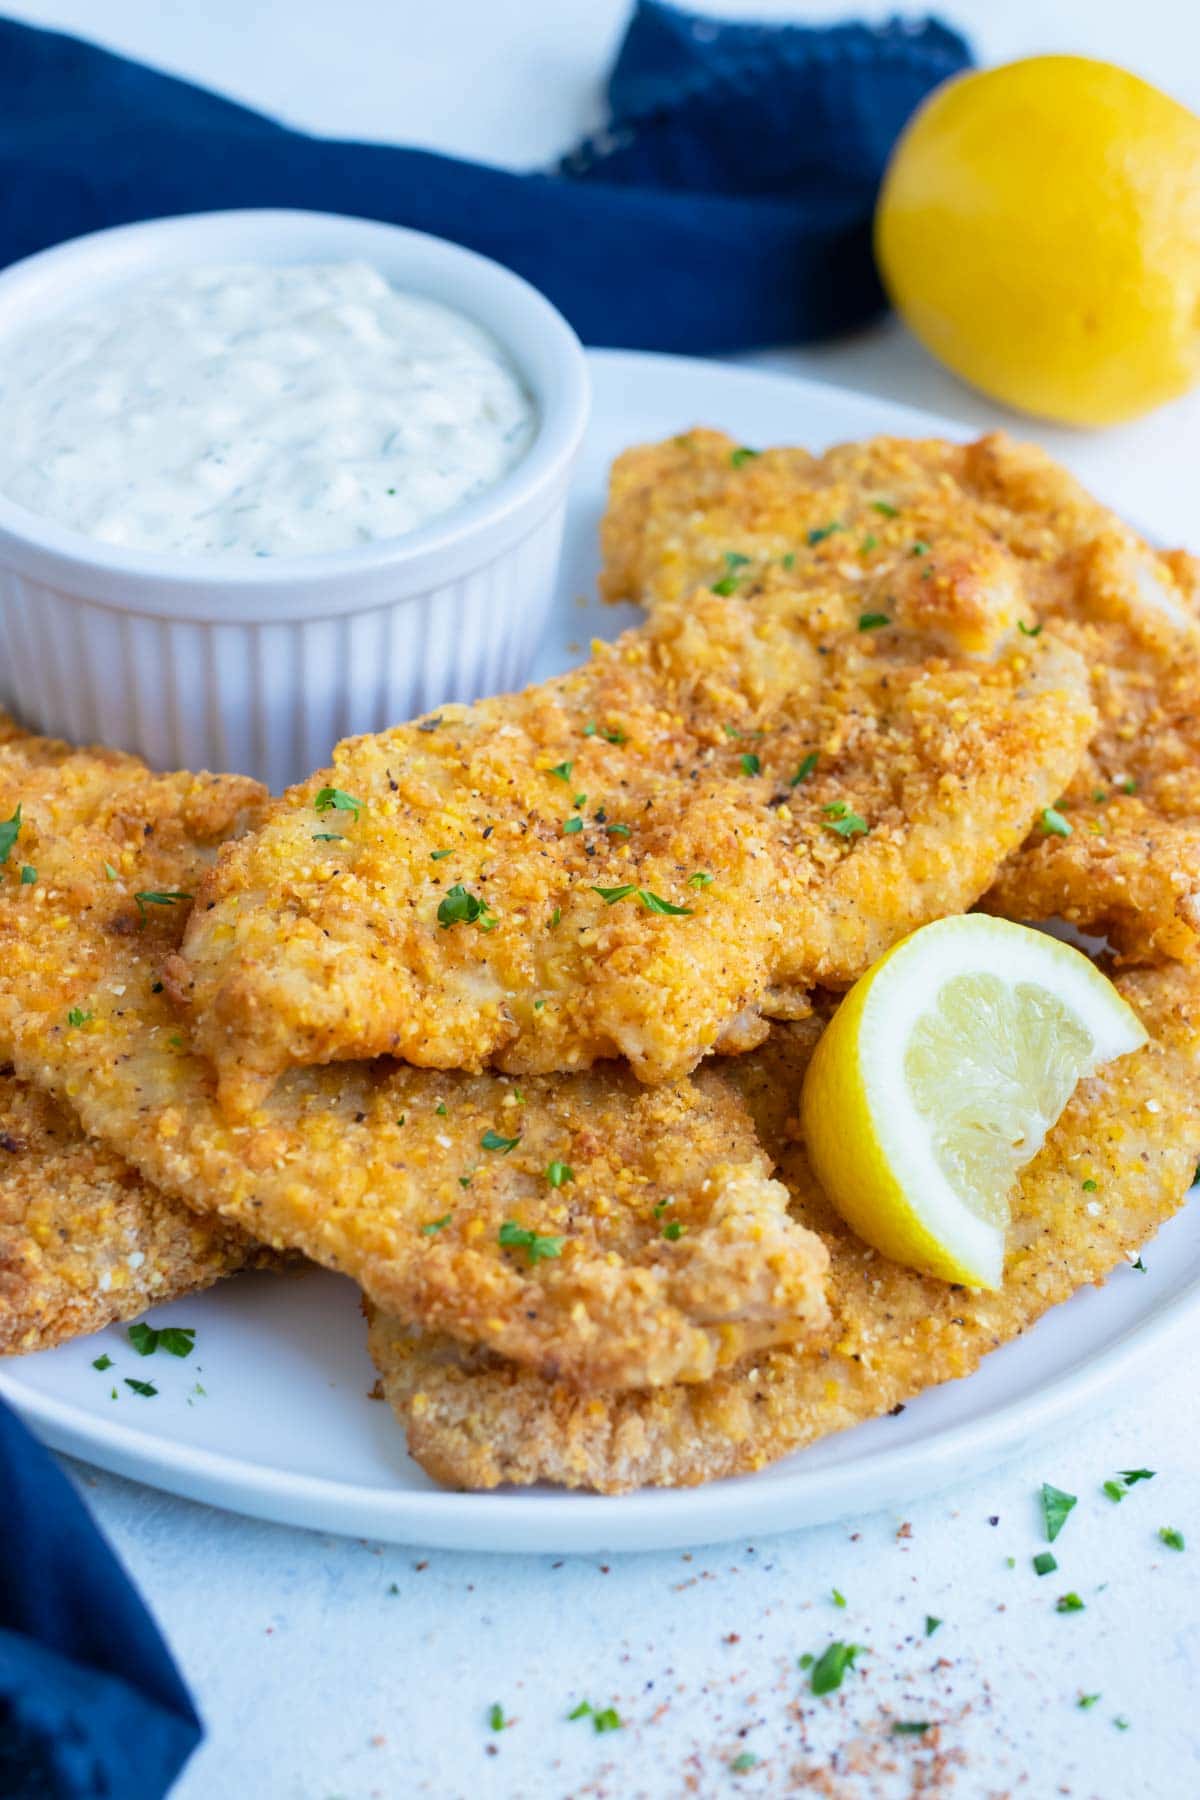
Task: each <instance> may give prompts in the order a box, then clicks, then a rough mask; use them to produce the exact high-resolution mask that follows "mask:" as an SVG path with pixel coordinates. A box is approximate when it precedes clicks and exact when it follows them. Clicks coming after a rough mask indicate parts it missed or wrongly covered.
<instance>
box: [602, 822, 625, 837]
mask: <svg viewBox="0 0 1200 1800" xmlns="http://www.w3.org/2000/svg"><path fill="white" fill-rule="evenodd" d="M604 829H605V831H607V833H608V835H609V837H629V836H630V835H631V833H630V829H629V826H628V825H606V826H605V827H604Z"/></svg>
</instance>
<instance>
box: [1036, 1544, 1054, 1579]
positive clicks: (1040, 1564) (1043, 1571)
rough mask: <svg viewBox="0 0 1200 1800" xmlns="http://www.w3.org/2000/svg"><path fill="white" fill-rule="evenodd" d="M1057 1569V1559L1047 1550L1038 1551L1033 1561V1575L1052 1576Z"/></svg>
mask: <svg viewBox="0 0 1200 1800" xmlns="http://www.w3.org/2000/svg"><path fill="white" fill-rule="evenodd" d="M1057 1567H1058V1558H1057V1557H1056V1556H1055V1555H1053V1554H1052V1552H1051V1551H1049V1550H1039V1551H1038V1553H1037V1555H1036V1556H1035V1557H1034V1559H1033V1572H1034V1574H1035V1575H1052V1574H1053V1573H1054V1571H1055V1569H1057Z"/></svg>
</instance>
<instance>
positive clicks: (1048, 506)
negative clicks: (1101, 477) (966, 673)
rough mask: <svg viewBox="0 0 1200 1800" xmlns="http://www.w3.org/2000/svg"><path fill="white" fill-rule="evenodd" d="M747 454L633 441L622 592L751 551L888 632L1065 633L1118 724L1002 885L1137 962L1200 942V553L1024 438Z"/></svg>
mask: <svg viewBox="0 0 1200 1800" xmlns="http://www.w3.org/2000/svg"><path fill="white" fill-rule="evenodd" d="M733 454H734V445H733V441H732V440H731V439H729V438H726V437H724V436H723V435H722V434H721V433H718V432H709V431H695V432H692V433H689V434H688V435H687V436H686V437H684V438H677V439H673V440H670V441H669V442H667V443H665V444H654V445H647V446H644V447H642V448H638V449H635V450H630V451H628V452H626V454H625V455H624V456H622V457H621V458H619V459H618V461H617V463H616V465H615V467H614V470H613V477H612V504H611V506H610V509H609V512H608V515H607V517H606V519H605V522H604V528H603V530H604V548H605V559H606V567H605V573H604V576H603V586H604V589H605V591H606V593H607V594H608V596H609V597H610V598H611V599H614V600H615V599H634V600H637V601H640V602H641V603H642V604H644V605H648V606H650V607H652V608H656V607H660V606H663V605H673V604H674V603H676V602H677V601H678V599H679V597H680V595H681V594H682V593H686V592H688V591H690V589H691V588H692V587H694V586H696V585H697V584H700V583H708V582H712V581H716V580H720V579H722V577H723V576H724V575H725V573H726V570H727V568H728V556H729V553H732V554H733V555H734V556H735V557H745V559H746V560H745V562H741V563H738V565H737V568H736V571H735V572H734V573H735V575H736V581H737V590H738V593H739V594H740V595H741V596H742V597H743V598H744V599H745V600H747V601H748V602H749V603H750V604H751V605H752V606H753V607H754V609H755V610H762V609H763V608H767V609H769V608H771V607H772V606H773V605H775V604H777V603H778V602H777V595H778V590H779V588H780V587H784V588H786V587H797V588H799V589H801V590H802V591H803V592H805V593H810V592H811V591H812V590H813V589H814V588H819V587H821V586H822V585H824V584H828V583H829V582H831V581H836V582H839V583H841V584H842V586H843V587H844V589H845V591H846V592H847V594H851V593H860V594H862V595H863V596H864V606H866V605H867V604H869V605H870V606H871V608H872V609H873V610H877V611H879V612H882V613H886V614H888V615H889V616H890V617H891V619H892V621H893V625H892V626H890V627H884V628H881V629H882V630H883V632H884V636H885V638H886V637H888V636H890V635H891V633H892V631H893V629H903V630H912V629H915V630H918V631H920V630H924V631H927V632H929V633H930V634H931V635H933V636H934V637H935V638H936V637H937V636H938V635H939V634H940V635H941V636H942V637H943V638H946V636H947V634H949V639H950V640H951V641H953V642H955V643H957V645H958V647H959V648H960V649H961V650H963V651H965V652H974V653H976V654H988V653H990V651H991V650H993V649H994V647H995V645H996V644H997V643H999V642H1002V641H1004V637H1005V634H1006V633H1011V632H1012V630H1013V629H1014V627H1016V628H1017V629H1018V630H1019V627H1020V625H1024V627H1025V628H1026V630H1027V631H1038V632H1045V633H1046V634H1047V635H1049V634H1051V633H1053V635H1054V636H1055V637H1056V638H1057V639H1058V641H1059V642H1061V643H1063V644H1069V645H1070V646H1071V647H1072V648H1073V649H1075V650H1076V651H1077V652H1078V653H1079V654H1080V656H1082V658H1083V660H1084V662H1085V663H1086V665H1087V668H1088V670H1089V672H1090V676H1091V688H1092V698H1093V702H1094V704H1095V707H1096V711H1097V715H1098V729H1097V731H1096V733H1095V735H1094V737H1093V739H1092V741H1091V744H1090V747H1089V750H1088V754H1087V755H1086V756H1085V757H1084V758H1082V759H1081V762H1080V765H1079V767H1078V768H1077V770H1076V771H1075V773H1074V776H1073V778H1072V780H1071V781H1070V782H1064V784H1063V798H1064V801H1065V811H1064V816H1065V817H1066V819H1067V822H1068V824H1069V825H1070V827H1071V830H1070V831H1069V832H1068V833H1065V834H1058V833H1054V832H1050V833H1047V832H1045V831H1043V830H1041V829H1036V830H1035V831H1034V833H1033V834H1032V835H1031V837H1030V838H1029V840H1028V842H1027V843H1026V844H1025V845H1024V846H1023V847H1022V848H1021V850H1020V851H1018V852H1017V853H1016V854H1015V855H1014V856H1013V857H1012V858H1011V859H1010V861H1009V862H1008V863H1007V864H1006V866H1005V867H1004V869H1003V870H1002V872H1001V874H1000V877H999V879H998V881H997V882H996V884H995V886H994V887H993V889H992V891H991V894H990V895H989V898H988V900H987V905H988V906H989V908H990V909H991V910H993V911H996V912H1000V913H1004V914H1007V915H1008V916H1009V917H1012V918H1017V919H1044V918H1050V917H1053V916H1059V917H1062V918H1066V919H1069V920H1070V921H1071V922H1072V923H1073V924H1075V925H1077V926H1079V927H1080V929H1082V930H1084V931H1090V932H1092V933H1094V934H1096V935H1098V936H1100V935H1107V936H1108V938H1109V940H1110V942H1111V943H1112V945H1113V946H1114V948H1115V949H1116V950H1117V951H1118V953H1119V955H1120V956H1121V957H1122V958H1123V959H1124V960H1127V961H1139V962H1141V961H1146V962H1152V961H1156V960H1159V959H1161V958H1162V957H1166V956H1174V957H1192V956H1194V955H1195V954H1196V950H1197V945H1198V942H1200V625H1198V624H1197V615H1198V613H1200V605H1198V594H1200V564H1197V562H1196V561H1195V559H1194V558H1192V557H1189V556H1187V555H1185V554H1184V553H1182V552H1171V553H1167V554H1161V553H1158V552H1156V551H1154V550H1153V549H1152V548H1151V547H1150V546H1149V545H1147V544H1146V543H1145V541H1144V540H1142V539H1141V538H1139V537H1138V536H1137V534H1136V533H1134V532H1132V531H1131V530H1129V529H1128V527H1126V526H1125V525H1123V524H1122V523H1121V521H1120V520H1119V519H1117V518H1116V517H1115V516H1114V515H1113V514H1112V513H1111V512H1109V511H1108V510H1107V509H1106V508H1105V507H1102V506H1100V505H1098V504H1097V502H1096V501H1094V500H1093V499H1092V498H1091V497H1090V496H1089V495H1088V494H1086V493H1085V492H1084V490H1083V489H1082V488H1080V487H1079V485H1078V484H1077V483H1076V482H1075V481H1074V480H1073V479H1072V478H1071V476H1069V475H1068V474H1067V473H1066V472H1065V471H1064V470H1063V469H1061V468H1059V467H1058V465H1057V464H1056V463H1054V462H1053V461H1052V460H1051V459H1050V458H1049V457H1048V456H1046V455H1045V454H1044V453H1043V452H1041V451H1039V450H1035V449H1032V448H1029V447H1026V446H1021V445H1017V444H1014V443H1012V442H1011V441H1009V440H1008V439H1007V438H1005V437H1003V436H992V437H987V438H983V439H981V440H980V441H979V442H978V443H974V444H968V445H956V444H949V443H944V442H941V441H938V440H930V441H915V442H908V441H905V440H899V439H892V438H878V439H873V440H869V441H868V442H866V443H861V444H846V445H842V446H840V447H839V448H837V449H835V450H831V451H830V452H829V453H828V455H827V456H823V457H819V458H818V457H812V456H810V455H808V454H807V452H805V451H802V450H768V451H765V452H764V453H763V454H762V455H761V456H759V457H754V458H750V459H748V460H746V459H739V460H738V462H737V465H736V466H735V464H734V462H733V461H732V460H731V458H732V456H733ZM830 526H834V527H835V529H833V530H830V529H829V527H830ZM981 558H982V559H989V560H990V561H991V562H992V564H993V575H992V579H991V580H990V582H989V581H980V580H978V579H976V580H975V581H974V583H973V584H972V583H969V582H968V583H964V581H963V580H962V575H963V570H964V559H965V560H966V562H967V563H968V564H971V563H974V564H975V565H976V567H977V566H978V564H979V561H980V559H981ZM918 570H919V574H917V575H916V581H915V584H914V574H915V572H916V571H918ZM1004 571H1007V573H1006V574H1005V573H1004ZM972 587H973V591H974V594H975V597H976V602H977V603H976V605H975V607H974V609H972V606H971V603H970V591H971V590H972ZM950 593H953V594H954V596H955V603H954V604H953V605H952V606H950V607H949V608H948V609H947V606H946V604H945V602H946V596H947V595H948V594H950ZM989 593H990V595H991V601H990V602H989V601H988V598H987V596H988V594H989ZM867 596H870V599H869V600H868V599H867V598H866V597H867ZM1005 596H1007V601H1006V599H1005Z"/></svg>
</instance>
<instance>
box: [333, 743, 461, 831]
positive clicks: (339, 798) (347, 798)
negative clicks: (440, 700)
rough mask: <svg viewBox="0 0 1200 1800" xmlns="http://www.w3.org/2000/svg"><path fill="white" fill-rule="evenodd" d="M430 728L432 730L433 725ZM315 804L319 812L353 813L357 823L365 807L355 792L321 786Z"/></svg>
mask: <svg viewBox="0 0 1200 1800" xmlns="http://www.w3.org/2000/svg"><path fill="white" fill-rule="evenodd" d="M437 723H438V724H439V725H440V724H441V720H440V719H439V720H438V721H437ZM430 729H431V730H432V726H431V727H430ZM313 805H314V806H315V807H316V809H317V811H318V812H330V811H332V812H348V813H353V814H354V818H355V822H356V823H357V820H358V815H359V813H360V812H361V811H362V809H363V802H362V801H361V800H356V799H355V798H354V795H353V794H344V793H343V792H342V790H341V788H321V789H320V790H319V792H318V794H317V797H316V799H315V800H314V801H313Z"/></svg>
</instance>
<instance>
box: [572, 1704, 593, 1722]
mask: <svg viewBox="0 0 1200 1800" xmlns="http://www.w3.org/2000/svg"><path fill="white" fill-rule="evenodd" d="M591 1710H592V1703H591V1701H590V1700H581V1701H580V1702H579V1705H578V1706H573V1707H572V1708H571V1710H570V1712H569V1713H568V1714H567V1718H568V1720H571V1719H586V1718H587V1716H588V1714H589V1713H590V1712H591Z"/></svg>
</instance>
